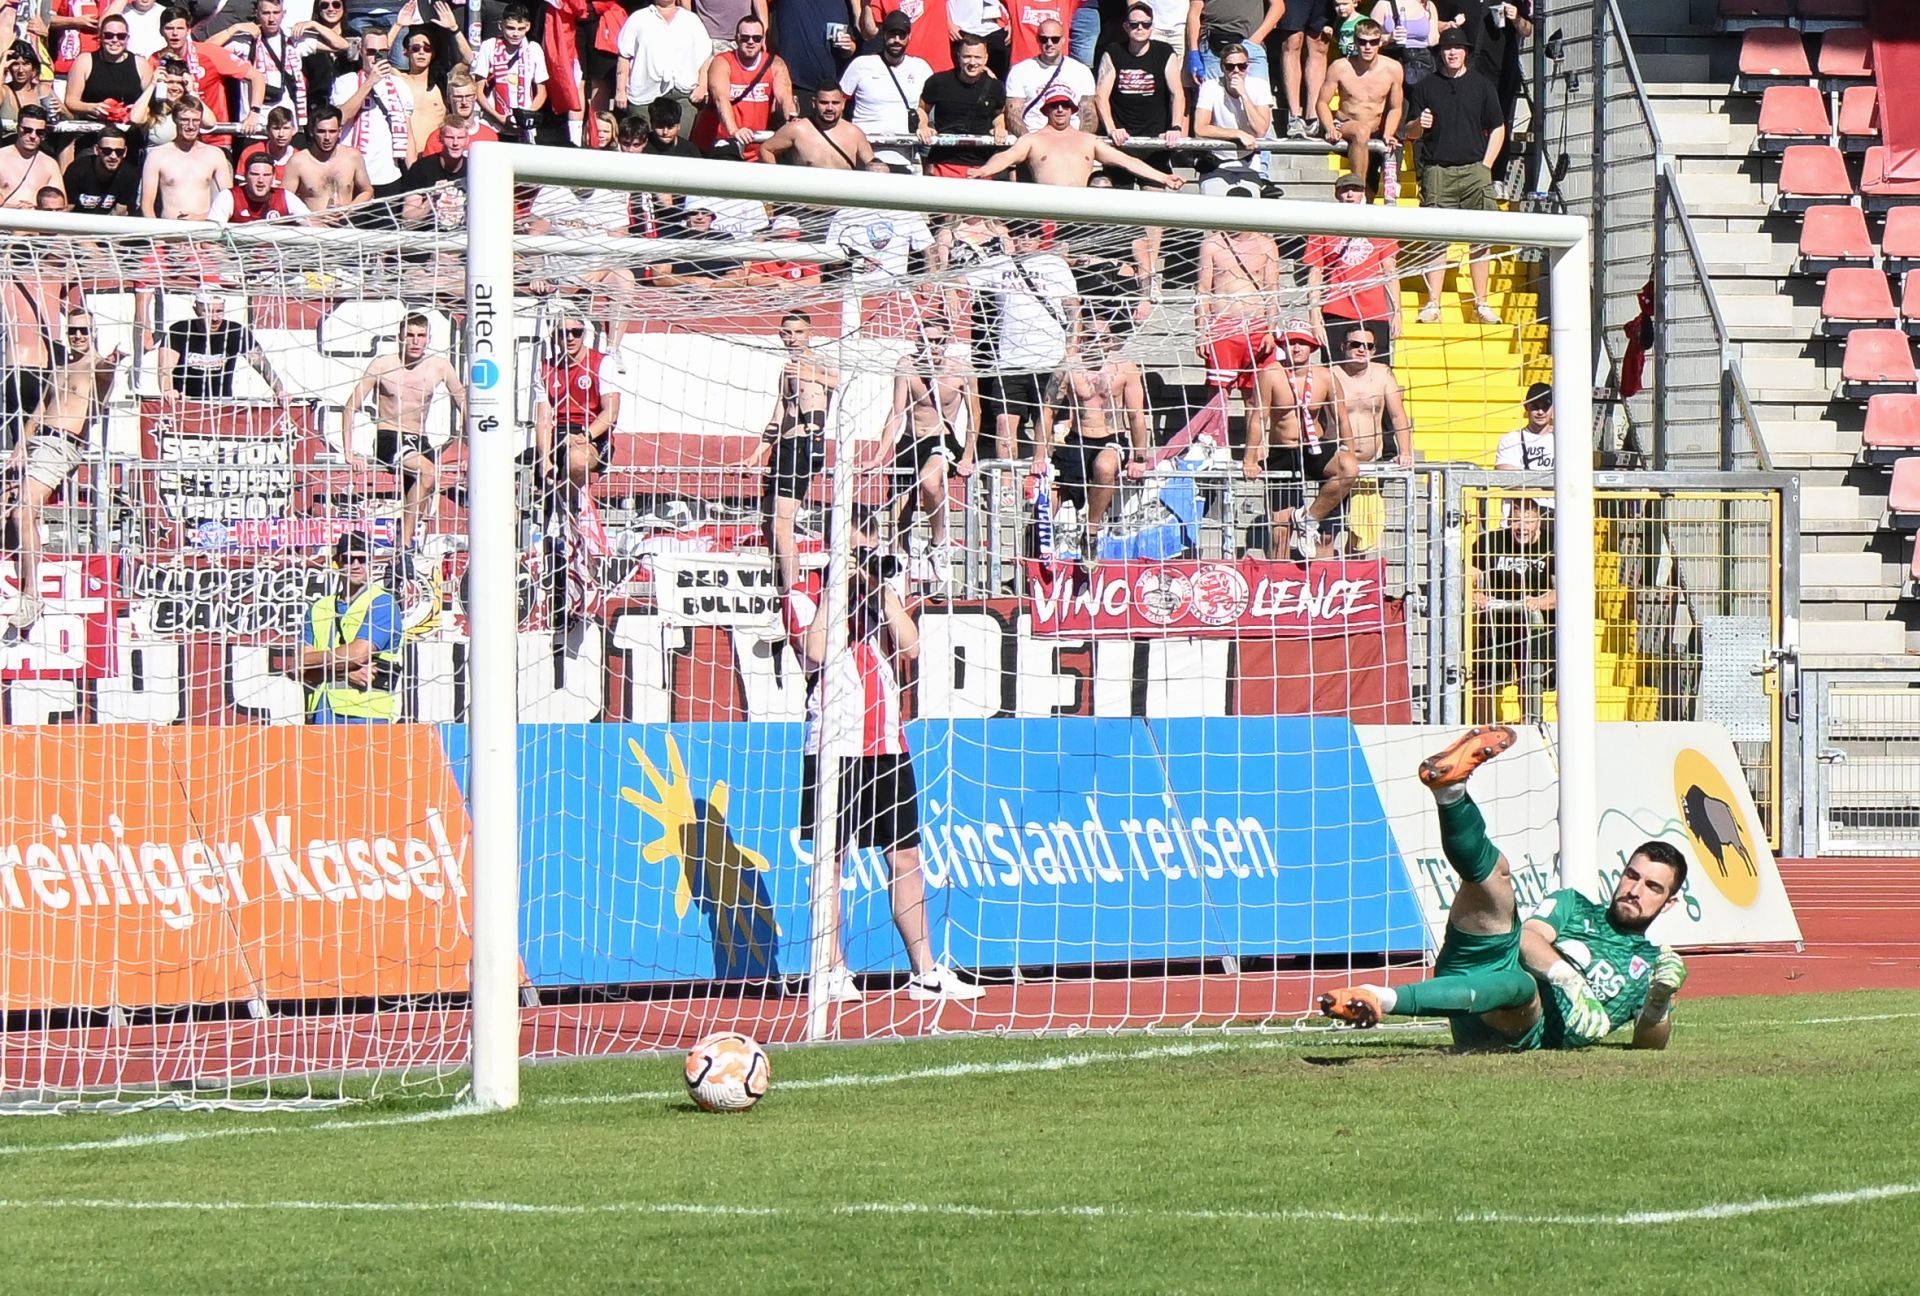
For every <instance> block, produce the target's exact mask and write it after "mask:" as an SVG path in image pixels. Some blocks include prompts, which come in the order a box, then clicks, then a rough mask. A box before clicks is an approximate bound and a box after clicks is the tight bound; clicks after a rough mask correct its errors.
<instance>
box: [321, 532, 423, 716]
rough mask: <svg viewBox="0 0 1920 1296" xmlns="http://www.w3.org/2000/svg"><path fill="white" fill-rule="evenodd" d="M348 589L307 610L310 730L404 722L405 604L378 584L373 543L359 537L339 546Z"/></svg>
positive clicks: (336, 552)
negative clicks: (322, 726)
mask: <svg viewBox="0 0 1920 1296" xmlns="http://www.w3.org/2000/svg"><path fill="white" fill-rule="evenodd" d="M333 560H334V563H335V565H337V566H338V567H339V568H340V574H341V576H342V577H343V578H344V582H345V589H344V591H343V593H342V594H341V595H340V597H339V598H335V597H334V596H333V595H331V594H324V595H322V596H321V597H319V598H318V599H315V600H314V602H313V606H311V607H309V608H308V609H307V623H306V629H305V633H304V635H303V636H302V640H301V643H302V647H301V652H300V677H301V680H302V681H303V682H304V683H305V684H306V686H307V723H308V724H342V723H344V724H373V723H384V722H389V721H393V720H398V719H399V718H400V692H399V689H400V668H401V662H402V655H401V639H402V634H403V631H402V626H401V621H400V605H399V603H398V602H397V601H396V600H395V599H394V597H393V595H391V594H389V593H387V591H386V590H384V589H382V588H381V587H380V586H379V584H378V583H377V582H375V581H374V580H373V579H372V570H373V569H372V562H373V543H372V541H371V540H369V539H368V538H367V537H366V536H365V535H363V534H360V533H357V532H354V533H349V534H347V535H343V536H341V537H340V539H339V540H338V541H337V542H336V543H335V544H334V548H333Z"/></svg>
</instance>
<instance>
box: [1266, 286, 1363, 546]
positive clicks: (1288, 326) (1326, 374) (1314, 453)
mask: <svg viewBox="0 0 1920 1296" xmlns="http://www.w3.org/2000/svg"><path fill="white" fill-rule="evenodd" d="M1280 342H1281V345H1282V346H1284V347H1285V348H1286V354H1287V358H1286V362H1285V363H1284V364H1281V365H1276V366H1274V367H1272V368H1269V369H1265V370H1262V371H1261V373H1260V376H1259V390H1260V394H1261V403H1262V404H1263V405H1265V406H1266V410H1267V419H1266V423H1265V426H1264V427H1260V426H1257V425H1251V426H1249V427H1248V429H1247V454H1246V459H1245V462H1244V468H1245V471H1246V475H1247V476H1248V477H1255V478H1257V477H1260V476H1262V475H1263V474H1272V475H1273V477H1274V480H1272V481H1271V482H1270V483H1269V485H1268V508H1269V509H1270V510H1271V514H1272V516H1271V518H1270V519H1269V522H1268V525H1269V526H1270V528H1271V529H1272V534H1273V536H1274V543H1273V544H1272V546H1271V551H1273V552H1275V553H1276V554H1284V553H1286V552H1288V551H1289V550H1290V551H1291V552H1293V553H1295V554H1298V555H1299V556H1300V557H1302V558H1320V557H1325V556H1326V555H1325V553H1323V550H1326V549H1328V548H1329V547H1330V546H1331V545H1332V543H1333V542H1334V541H1335V540H1336V539H1338V536H1337V534H1332V535H1330V534H1329V532H1330V531H1335V532H1337V527H1338V525H1339V523H1338V518H1339V513H1340V509H1341V506H1342V505H1344V504H1345V503H1346V502H1347V496H1348V495H1349V494H1351V493H1352V491H1353V484H1354V482H1355V480H1356V479H1357V478H1358V477H1359V473H1360V465H1359V463H1358V461H1356V460H1355V459H1354V457H1353V452H1352V451H1351V450H1347V449H1345V448H1344V447H1342V446H1341V444H1340V416H1339V398H1338V393H1337V391H1336V389H1335V387H1334V381H1333V374H1332V372H1331V371H1330V370H1328V369H1327V367H1326V366H1325V365H1323V364H1321V363H1320V362H1319V360H1318V359H1317V358H1316V355H1315V353H1316V352H1318V351H1319V349H1320V339H1319V337H1318V336H1317V335H1316V334H1315V333H1314V331H1313V325H1311V324H1309V323H1308V322H1307V321H1306V320H1304V319H1299V318H1297V317H1296V318H1294V319H1290V320H1288V321H1287V322H1286V323H1285V324H1283V325H1282V326H1281V328H1280ZM1310 488H1311V489H1312V490H1313V491H1314V495H1313V499H1312V500H1311V501H1309V500H1308V499H1307V492H1308V490H1309V489H1310ZM1283 527H1284V528H1286V531H1287V533H1288V540H1287V543H1286V545H1285V546H1282V545H1281V544H1280V543H1279V535H1280V532H1281V528H1283Z"/></svg>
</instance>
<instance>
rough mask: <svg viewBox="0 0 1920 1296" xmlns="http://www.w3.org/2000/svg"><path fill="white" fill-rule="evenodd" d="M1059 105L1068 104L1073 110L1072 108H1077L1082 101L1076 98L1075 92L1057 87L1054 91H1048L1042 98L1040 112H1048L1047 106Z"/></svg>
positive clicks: (1063, 87)
mask: <svg viewBox="0 0 1920 1296" xmlns="http://www.w3.org/2000/svg"><path fill="white" fill-rule="evenodd" d="M1057 103H1063V104H1066V105H1067V106H1068V107H1070V108H1071V107H1077V106H1078V105H1079V103H1080V100H1079V99H1078V98H1076V97H1075V96H1074V93H1073V91H1071V90H1069V89H1067V88H1066V87H1065V86H1055V87H1054V88H1053V89H1051V90H1049V91H1047V92H1046V93H1045V94H1043V95H1041V96H1040V110H1041V111H1042V112H1045V111H1046V109H1047V106H1048V105H1049V104H1057Z"/></svg>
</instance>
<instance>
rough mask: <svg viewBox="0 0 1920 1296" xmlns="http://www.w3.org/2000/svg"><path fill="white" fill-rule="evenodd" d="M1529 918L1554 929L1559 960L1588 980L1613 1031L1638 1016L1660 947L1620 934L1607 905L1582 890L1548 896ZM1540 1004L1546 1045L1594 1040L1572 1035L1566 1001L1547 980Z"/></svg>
mask: <svg viewBox="0 0 1920 1296" xmlns="http://www.w3.org/2000/svg"><path fill="white" fill-rule="evenodd" d="M1531 916H1532V917H1534V918H1537V919H1539V920H1540V921H1541V922H1543V923H1545V924H1547V926H1549V927H1551V928H1553V931H1554V937H1553V943H1554V946H1555V947H1556V948H1557V949H1559V951H1560V956H1561V957H1562V958H1564V959H1566V961H1567V962H1568V963H1571V964H1572V965H1573V966H1574V968H1575V969H1576V970H1577V971H1578V972H1579V973H1580V975H1581V977H1583V978H1584V979H1585V980H1586V983H1587V988H1588V989H1589V990H1591V991H1593V997H1594V998H1596V999H1598V1000H1599V1001H1600V1003H1601V1005H1602V1006H1603V1007H1605V1008H1606V1010H1607V1020H1608V1021H1609V1022H1610V1023H1612V1026H1613V1028H1614V1029H1615V1030H1618V1029H1619V1028H1620V1027H1622V1026H1625V1025H1626V1024H1627V1023H1628V1022H1630V1021H1632V1020H1633V1019H1634V1018H1635V1017H1636V1016H1638V1015H1639V1012H1640V1006H1641V1005H1642V1004H1644V1003H1646V1001H1647V987H1648V986H1649V985H1651V984H1652V982H1653V964H1654V960H1655V959H1657V958H1659V957H1660V946H1658V945H1656V944H1654V943H1653V942H1652V941H1650V940H1648V939H1647V938H1646V937H1645V936H1642V935H1638V934H1634V933H1628V932H1623V931H1620V930H1619V929H1618V928H1616V927H1615V926H1614V925H1613V923H1612V921H1611V920H1609V919H1608V917H1607V906H1605V905H1603V904H1596V903H1594V902H1593V901H1592V900H1589V899H1587V897H1585V896H1583V895H1581V894H1580V893H1579V892H1578V891H1573V890H1560V891H1554V892H1552V893H1550V894H1549V895H1548V896H1547V898H1546V899H1544V900H1542V901H1541V902H1540V907H1539V908H1538V909H1535V910H1534V911H1533V914H1532V915H1531ZM1540 1004H1541V1007H1542V1008H1543V1009H1544V1010H1545V1013H1544V1017H1545V1021H1544V1023H1543V1024H1544V1026H1545V1028H1546V1029H1545V1038H1544V1039H1543V1040H1542V1043H1543V1045H1544V1046H1545V1047H1547V1048H1580V1047H1582V1046H1584V1045H1586V1044H1589V1043H1592V1042H1593V1041H1591V1040H1583V1039H1580V1038H1578V1037H1570V1036H1569V1034H1568V1032H1567V1029H1566V1014H1567V997H1566V995H1565V994H1564V993H1563V992H1561V991H1560V990H1559V989H1558V988H1556V987H1555V986H1552V985H1550V984H1548V983H1547V982H1546V981H1544V980H1543V981H1541V982H1540Z"/></svg>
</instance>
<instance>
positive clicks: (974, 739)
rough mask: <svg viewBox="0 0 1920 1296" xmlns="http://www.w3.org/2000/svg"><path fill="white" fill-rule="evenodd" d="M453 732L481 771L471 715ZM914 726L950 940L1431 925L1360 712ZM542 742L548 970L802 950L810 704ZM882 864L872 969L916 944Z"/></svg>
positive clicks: (1233, 945)
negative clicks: (1359, 730) (895, 920)
mask: <svg viewBox="0 0 1920 1296" xmlns="http://www.w3.org/2000/svg"><path fill="white" fill-rule="evenodd" d="M445 739H446V742H447V749H448V752H449V753H450V755H451V756H452V759H453V762H454V767H455V769H456V771H460V772H461V774H462V777H464V770H465V758H464V752H465V746H464V743H465V731H464V729H456V728H449V729H448V730H446V731H445ZM908 740H909V743H910V744H911V745H912V747H913V749H914V751H915V753H916V754H915V756H914V766H915V770H916V773H917V775H918V778H919V783H920V787H921V797H920V811H921V823H922V833H923V840H922V847H921V849H922V856H923V860H924V868H925V871H926V880H927V884H928V888H929V911H930V914H931V916H932V921H933V941H934V946H935V952H936V954H938V955H939V956H941V957H943V958H947V959H951V960H952V961H954V962H956V963H959V964H961V965H963V966H968V967H1008V966H1013V965H1016V964H1023V965H1029V966H1032V965H1047V964H1083V963H1089V962H1102V963H1108V962H1125V961H1131V960H1144V961H1149V962H1151V961H1156V960H1161V959H1195V958H1213V957H1221V956H1226V955H1235V956H1241V957H1262V956H1303V955H1309V954H1314V953H1341V954H1344V953H1346V952H1348V951H1356V950H1357V951H1373V952H1378V951H1387V950H1414V949H1419V948H1420V947H1421V944H1422V941H1423V936H1424V933H1423V929H1422V926H1421V921H1420V914H1419V909H1418V906H1417V904H1416V903H1415V901H1414V897H1413V893H1412V890H1411V888H1410V887H1409V886H1408V884H1407V881H1406V878H1405V877H1404V875H1403V873H1402V871H1401V868H1400V864H1399V852H1398V850H1397V848H1396V847H1395V845H1394V842H1393V839H1392V836H1391V834H1390V833H1389V832H1388V830H1387V825H1386V817H1385V812H1384V810H1383V809H1382V807H1381V804H1380V801H1379V798H1378V796H1377V795H1376V793H1375V791H1374V789H1373V786H1372V785H1371V783H1369V782H1368V781H1367V780H1366V779H1365V778H1361V779H1358V780H1354V779H1352V778H1350V772H1351V771H1352V770H1353V769H1355V768H1364V761H1363V758H1362V756H1361V754H1360V751H1359V748H1358V745H1357V741H1356V739H1355V736H1354V730H1353V727H1352V726H1351V725H1350V724H1349V723H1348V722H1346V721H1345V720H1338V719H1311V718H1305V717H1297V718H1270V719H1250V720H1226V719H1213V720H1153V721H1146V720H1090V719H1075V718H1068V719H1052V720H1026V721H1021V720H985V721H952V722H915V723H913V724H910V725H909V726H908ZM521 741H522V751H523V760H524V764H523V771H524V776H523V781H522V792H521V796H522V805H523V811H522V825H523V828H522V831H523V834H524V836H523V841H522V849H523V860H522V869H521V878H522V882H521V896H522V901H523V903H524V905H525V909H524V911H523V914H522V922H521V930H522V932H523V933H525V935H524V947H523V951H522V954H523V958H524V961H525V964H526V968H527V972H528V975H529V976H530V977H531V979H532V980H533V981H534V982H535V983H537V984H541V985H594V984H621V983H632V982H650V981H672V980H701V979H706V978H710V977H714V976H723V977H726V976H748V975H752V976H764V975H768V974H771V973H775V972H779V973H795V972H803V971H804V970H805V969H806V967H807V966H808V964H807V953H806V948H805V944H806V933H807V932H808V930H809V923H808V920H807V915H806V912H805V910H806V903H807V900H806V897H807V887H808V878H809V869H810V866H811V862H812V856H811V846H810V843H806V842H802V841H801V840H800V826H799V823H798V819H797V814H798V807H797V805H796V789H797V788H798V786H799V781H800V764H801V761H800V750H799V748H800V727H799V726H798V725H793V724H777V725H773V724H734V725H665V726H654V725H646V726H641V725H579V726H574V725H569V726H541V727H538V728H533V727H529V728H526V729H523V731H522V739H521ZM1022 753H1032V755H1025V756H1023V755H1022ZM1169 753H1171V754H1169ZM1010 761H1011V762H1012V763H1011V765H1010V764H1009V762H1010ZM885 877H886V873H885V868H884V865H883V862H882V860H881V859H880V857H879V856H878V854H877V853H876V852H873V851H869V850H858V851H855V852H854V853H853V855H852V857H851V859H850V860H849V862H848V864H847V867H846V869H845V870H844V880H843V883H842V889H843V891H844V892H845V893H846V897H847V902H848V904H849V906H850V908H849V915H850V917H849V922H848V926H847V929H846V930H847V933H848V935H847V953H848V957H849V959H850V961H851V964H852V966H854V967H855V968H856V969H860V970H881V969H892V970H901V969H904V968H905V967H906V958H905V954H904V951H903V950H902V949H901V947H900V943H899V939H898V937H897V936H896V935H895V933H894V930H893V926H892V921H891V919H890V917H889V911H888V905H887V894H886V890H885V885H884V882H885ZM1303 1007H1304V1005H1303Z"/></svg>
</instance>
